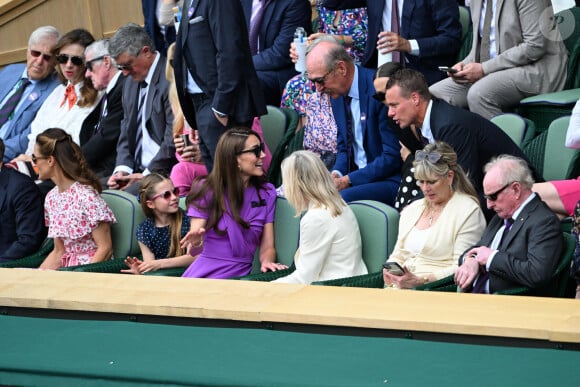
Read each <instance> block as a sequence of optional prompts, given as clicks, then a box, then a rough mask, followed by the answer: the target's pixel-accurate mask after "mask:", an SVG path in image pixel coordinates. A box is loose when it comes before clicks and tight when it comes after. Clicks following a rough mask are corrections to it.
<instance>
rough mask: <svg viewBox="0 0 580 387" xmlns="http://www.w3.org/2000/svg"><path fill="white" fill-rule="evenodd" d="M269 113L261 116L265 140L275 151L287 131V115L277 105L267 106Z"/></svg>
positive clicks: (271, 149) (271, 150)
mask: <svg viewBox="0 0 580 387" xmlns="http://www.w3.org/2000/svg"><path fill="white" fill-rule="evenodd" d="M267 108H268V113H267V114H266V115H264V116H262V117H260V124H261V125H262V132H263V133H264V142H265V143H266V145H267V146H268V149H270V152H272V153H274V151H275V150H276V148H277V147H278V144H279V143H280V141H281V140H282V138H283V137H284V133H285V131H286V115H285V114H284V113H283V112H282V110H280V108H278V107H276V106H270V105H268V106H267Z"/></svg>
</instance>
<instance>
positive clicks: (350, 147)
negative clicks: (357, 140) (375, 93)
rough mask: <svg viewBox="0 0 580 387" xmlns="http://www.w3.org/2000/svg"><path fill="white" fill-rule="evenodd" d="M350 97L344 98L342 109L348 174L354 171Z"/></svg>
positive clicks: (352, 123)
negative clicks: (343, 109) (344, 119)
mask: <svg viewBox="0 0 580 387" xmlns="http://www.w3.org/2000/svg"><path fill="white" fill-rule="evenodd" d="M351 103H352V97H351V96H349V95H347V96H346V97H344V108H345V111H346V144H347V149H348V151H347V155H348V166H349V172H350V171H353V170H356V169H357V167H356V164H355V161H354V148H353V147H354V146H355V144H354V132H353V130H354V122H353V121H354V119H353V117H352V107H351Z"/></svg>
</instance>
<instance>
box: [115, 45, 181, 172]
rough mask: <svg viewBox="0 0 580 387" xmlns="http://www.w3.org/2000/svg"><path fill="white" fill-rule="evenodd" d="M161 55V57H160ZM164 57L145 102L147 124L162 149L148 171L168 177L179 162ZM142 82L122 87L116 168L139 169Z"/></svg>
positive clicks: (148, 167) (156, 70) (127, 81)
mask: <svg viewBox="0 0 580 387" xmlns="http://www.w3.org/2000/svg"><path fill="white" fill-rule="evenodd" d="M157 55H160V54H157ZM165 63H166V59H165V57H164V56H161V57H160V58H159V62H158V63H157V67H156V68H155V71H154V73H153V77H152V78H151V84H150V85H149V91H148V92H147V100H146V101H145V109H146V111H145V113H146V117H145V125H146V127H147V131H148V133H149V135H150V136H151V138H152V139H153V141H155V142H156V143H157V144H158V145H159V146H160V149H159V152H157V154H156V155H155V157H153V159H152V160H151V162H150V163H149V165H147V169H149V171H151V172H160V173H164V174H167V175H168V174H169V172H171V168H172V167H173V166H174V165H175V164H176V163H177V159H176V158H175V144H174V143H173V113H172V111H171V105H170V104H169V82H167V79H165ZM138 93H139V83H138V82H135V81H134V80H133V78H132V77H129V78H128V79H127V80H126V82H125V85H124V86H123V95H122V103H123V120H122V121H121V134H120V135H119V142H118V143H117V166H118V165H126V166H129V167H131V168H133V170H134V172H140V171H138V170H136V166H135V165H134V164H135V157H134V155H135V146H136V142H135V136H136V133H137V127H136V116H137V109H138V106H137V105H138V99H139V94H138Z"/></svg>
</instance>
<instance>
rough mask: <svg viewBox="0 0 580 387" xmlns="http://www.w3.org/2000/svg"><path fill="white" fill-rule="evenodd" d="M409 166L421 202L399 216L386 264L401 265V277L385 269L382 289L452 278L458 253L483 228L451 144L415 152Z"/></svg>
mask: <svg viewBox="0 0 580 387" xmlns="http://www.w3.org/2000/svg"><path fill="white" fill-rule="evenodd" d="M413 164H414V167H415V178H416V179H417V182H418V184H419V186H420V188H421V191H423V195H424V198H423V199H419V200H417V201H414V202H413V203H411V204H409V205H408V206H407V207H405V209H404V210H403V212H402V213H401V217H400V219H399V234H398V236H397V243H396V245H395V249H394V251H393V253H392V254H391V256H390V257H389V259H388V261H387V262H396V263H397V264H399V266H401V267H402V272H403V273H402V275H396V274H394V273H393V272H390V271H389V270H387V269H383V278H384V280H385V287H391V288H399V289H409V288H413V287H415V286H419V285H422V284H425V283H429V282H432V281H436V280H438V279H441V278H444V277H446V276H449V275H451V274H453V273H454V272H455V269H457V264H458V259H459V257H460V255H461V254H462V253H463V252H464V251H465V250H466V249H467V248H469V247H471V246H473V245H474V244H475V243H477V241H478V240H479V238H480V237H481V234H482V233H483V231H484V229H485V217H484V215H483V212H482V211H481V208H480V207H479V201H478V199H477V193H476V191H475V189H474V188H473V185H472V184H471V182H470V181H469V179H468V178H467V176H466V174H465V172H464V171H463V169H462V168H461V166H460V165H459V164H457V154H456V153H455V151H454V150H453V148H452V147H451V146H450V145H449V144H447V143H445V142H441V141H438V142H436V143H434V144H429V145H427V146H425V148H424V149H423V150H419V151H417V152H416V153H415V161H414V162H413ZM399 274H400V273H399Z"/></svg>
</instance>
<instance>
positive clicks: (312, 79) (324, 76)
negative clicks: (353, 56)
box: [308, 69, 334, 86]
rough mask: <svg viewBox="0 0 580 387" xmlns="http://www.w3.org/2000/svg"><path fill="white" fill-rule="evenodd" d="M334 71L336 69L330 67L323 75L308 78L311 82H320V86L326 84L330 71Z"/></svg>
mask: <svg viewBox="0 0 580 387" xmlns="http://www.w3.org/2000/svg"><path fill="white" fill-rule="evenodd" d="M333 71H334V69H330V70H328V72H327V73H326V74H324V75H323V76H321V77H318V78H308V80H309V81H310V82H312V83H314V84H315V85H316V84H317V83H318V84H319V85H320V86H324V84H325V83H326V77H328V76H329V75H330V73H331V72H333Z"/></svg>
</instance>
